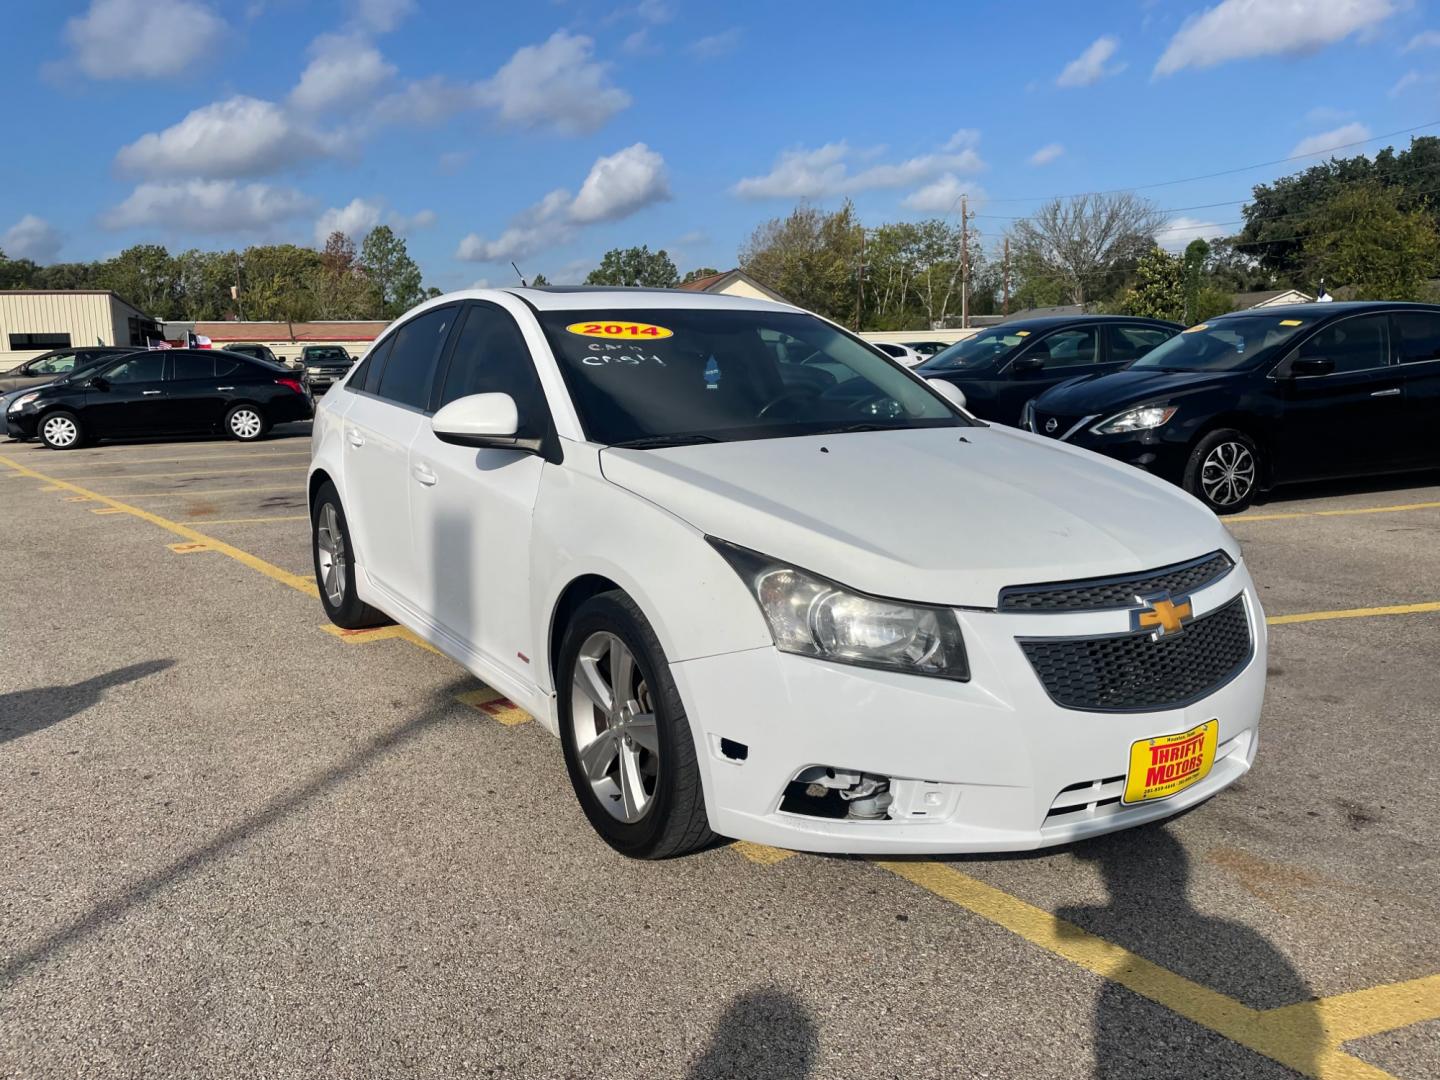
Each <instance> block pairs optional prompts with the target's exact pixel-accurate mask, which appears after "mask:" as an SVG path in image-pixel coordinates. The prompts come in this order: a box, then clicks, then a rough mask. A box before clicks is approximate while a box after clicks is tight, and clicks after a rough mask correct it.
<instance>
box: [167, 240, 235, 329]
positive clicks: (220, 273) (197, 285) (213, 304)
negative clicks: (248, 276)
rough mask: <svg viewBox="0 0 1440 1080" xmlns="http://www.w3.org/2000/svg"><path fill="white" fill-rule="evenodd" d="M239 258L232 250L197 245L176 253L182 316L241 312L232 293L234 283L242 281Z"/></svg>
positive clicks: (221, 316)
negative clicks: (202, 247) (203, 248)
mask: <svg viewBox="0 0 1440 1080" xmlns="http://www.w3.org/2000/svg"><path fill="white" fill-rule="evenodd" d="M237 259H238V255H237V254H236V252H233V251H200V250H199V249H197V248H191V249H190V250H189V251H182V252H181V253H180V254H179V255H176V256H175V260H174V262H175V289H176V301H177V306H178V307H179V310H180V316H181V318H185V319H224V318H228V317H229V316H230V315H231V314H235V313H238V310H237V304H236V301H235V300H234V298H232V297H231V295H230V289H231V287H232V286H234V285H237V284H243V281H242V280H241V273H240V266H239V264H238V262H237ZM245 314H246V315H249V314H250V313H249V312H248V311H247V312H246V313H245Z"/></svg>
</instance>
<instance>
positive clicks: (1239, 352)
mask: <svg viewBox="0 0 1440 1080" xmlns="http://www.w3.org/2000/svg"><path fill="white" fill-rule="evenodd" d="M1314 322H1315V320H1314V319H1313V318H1304V317H1301V318H1294V317H1291V316H1287V315H1283V314H1276V315H1235V316H1231V317H1229V318H1224V319H1215V320H1214V321H1213V322H1208V323H1199V324H1198V325H1196V326H1192V327H1190V328H1189V329H1188V330H1182V331H1181V332H1180V333H1178V334H1176V335H1175V336H1174V337H1172V338H1171V339H1170V340H1169V341H1167V342H1165V343H1164V344H1163V345H1157V346H1156V347H1155V348H1153V349H1151V350H1150V351H1149V352H1148V353H1146V354H1145V355H1144V356H1142V357H1141V358H1140V359H1139V360H1136V361H1135V362H1134V363H1133V364H1131V365H1130V370H1131V371H1241V370H1243V369H1246V368H1251V367H1256V366H1258V365H1259V364H1262V363H1264V362H1265V361H1266V360H1267V359H1268V358H1271V357H1274V356H1275V354H1276V353H1278V352H1279V351H1280V350H1281V349H1283V348H1284V347H1285V346H1286V344H1287V343H1288V342H1289V341H1290V339H1291V338H1293V337H1294V336H1295V335H1296V334H1298V333H1300V331H1301V330H1304V329H1305V328H1306V327H1307V326H1311V325H1313V324H1314Z"/></svg>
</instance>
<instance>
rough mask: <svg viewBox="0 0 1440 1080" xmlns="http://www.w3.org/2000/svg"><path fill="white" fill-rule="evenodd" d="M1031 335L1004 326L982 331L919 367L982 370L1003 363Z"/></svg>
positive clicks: (944, 369)
mask: <svg viewBox="0 0 1440 1080" xmlns="http://www.w3.org/2000/svg"><path fill="white" fill-rule="evenodd" d="M1031 336H1032V332H1031V331H1029V330H1015V329H1010V328H1007V327H1003V326H995V327H991V328H990V329H989V330H981V331H980V333H978V334H976V335H974V336H973V337H968V338H966V339H965V340H964V341H957V342H956V343H955V344H954V345H951V346H950V347H949V348H948V349H941V350H940V351H939V352H937V353H936V354H935V355H934V356H932V357H930V359H929V360H926V361H925V363H923V364H921V365H920V372H921V373H922V374H923V373H924V372H927V371H949V370H951V369H953V368H964V367H973V368H978V367H983V366H986V365H988V364H990V363H991V361H1000V360H1004V359H1005V358H1006V357H1008V356H1009V355H1010V354H1011V353H1012V352H1016V351H1017V350H1019V348H1020V347H1021V346H1022V345H1024V344H1025V342H1027V341H1029V340H1030V338H1031Z"/></svg>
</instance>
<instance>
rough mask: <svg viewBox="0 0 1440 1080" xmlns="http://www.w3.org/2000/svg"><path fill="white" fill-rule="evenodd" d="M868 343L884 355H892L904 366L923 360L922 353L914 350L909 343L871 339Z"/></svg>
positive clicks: (919, 362)
mask: <svg viewBox="0 0 1440 1080" xmlns="http://www.w3.org/2000/svg"><path fill="white" fill-rule="evenodd" d="M870 344H871V345H873V346H875V348H877V349H879V350H880V351H881V352H883V353H884V354H885V355H886V356H890V357H894V358H895V359H896V360H898V361H900V363H902V364H904V365H905V366H906V367H917V366H919V365H920V364H922V363H924V362H925V357H924V355H923V354H922V353H919V352H916V351H915V350H914V349H912V348H911V347H910V346H909V345H897V344H896V343H895V342H893V341H872V342H871V343H870Z"/></svg>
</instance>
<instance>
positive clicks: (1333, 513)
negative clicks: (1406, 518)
mask: <svg viewBox="0 0 1440 1080" xmlns="http://www.w3.org/2000/svg"><path fill="white" fill-rule="evenodd" d="M1406 510H1440V502H1417V503H1400V504H1398V505H1396V506H1357V507H1350V508H1347V509H1345V510H1295V511H1292V512H1290V513H1287V514H1240V515H1237V516H1236V517H1232V518H1230V521H1235V522H1245V521H1294V520H1295V519H1296V518H1310V517H1350V516H1352V515H1354V514H1399V513H1402V512H1404V511H1406Z"/></svg>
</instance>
